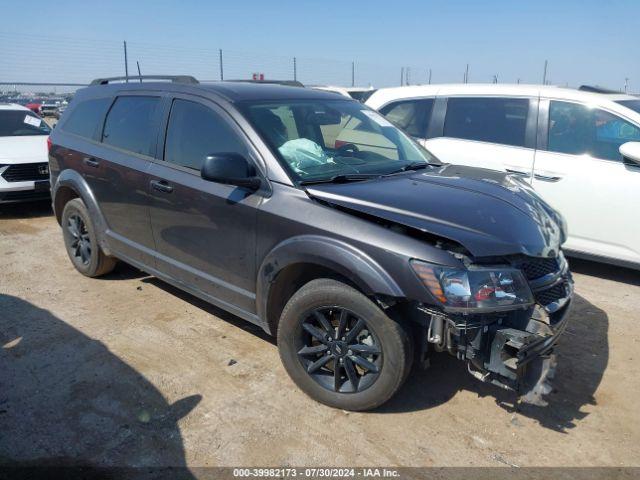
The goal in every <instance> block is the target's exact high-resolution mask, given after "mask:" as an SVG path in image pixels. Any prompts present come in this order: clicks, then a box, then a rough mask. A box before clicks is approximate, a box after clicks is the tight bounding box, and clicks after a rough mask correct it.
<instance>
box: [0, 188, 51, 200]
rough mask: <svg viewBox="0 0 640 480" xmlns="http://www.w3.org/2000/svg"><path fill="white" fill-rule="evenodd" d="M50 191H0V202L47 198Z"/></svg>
mask: <svg viewBox="0 0 640 480" xmlns="http://www.w3.org/2000/svg"><path fill="white" fill-rule="evenodd" d="M49 196H50V193H49V192H48V191H45V192H36V191H35V190H20V191H18V192H4V193H0V202H24V201H27V200H44V199H46V198H49Z"/></svg>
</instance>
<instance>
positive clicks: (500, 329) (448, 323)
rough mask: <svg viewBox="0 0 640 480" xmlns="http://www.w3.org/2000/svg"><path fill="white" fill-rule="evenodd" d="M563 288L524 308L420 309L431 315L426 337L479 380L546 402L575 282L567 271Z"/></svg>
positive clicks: (528, 399) (525, 398) (530, 400)
mask: <svg viewBox="0 0 640 480" xmlns="http://www.w3.org/2000/svg"><path fill="white" fill-rule="evenodd" d="M556 284H557V285H559V284H560V283H558V282H557V283H556ZM562 288H563V289H564V293H563V295H562V297H561V298H559V299H557V300H556V301H554V302H552V303H548V304H546V305H541V304H536V305H534V306H532V307H530V308H528V309H526V310H519V311H513V312H501V313H496V314H485V315H457V316H456V315H450V314H449V315H447V314H443V313H437V312H434V311H428V312H427V311H425V310H423V312H424V313H429V315H430V321H429V323H428V325H429V328H428V332H427V339H426V340H427V342H428V344H430V345H432V347H433V348H434V349H435V350H436V351H448V352H449V353H451V354H452V355H455V356H456V357H457V358H458V359H460V360H463V361H465V362H466V363H467V366H468V370H469V372H470V373H471V374H472V375H473V376H474V377H476V378H477V379H479V380H481V381H483V382H488V383H492V384H494V385H497V386H500V387H502V388H506V389H509V390H514V391H516V392H518V394H519V395H520V399H521V401H523V402H526V403H531V404H535V405H541V406H544V405H546V402H545V400H544V398H543V396H544V395H545V394H547V393H549V392H550V391H551V386H550V383H549V380H550V379H551V378H552V377H553V375H554V372H555V367H556V356H555V354H554V353H553V348H554V345H555V344H556V343H557V341H558V339H559V338H560V336H561V335H562V334H563V332H564V331H565V329H566V327H567V321H568V312H569V310H570V307H571V299H572V295H573V281H572V279H571V276H570V274H568V273H567V274H566V275H565V276H564V277H563V278H562ZM547 289H548V287H547Z"/></svg>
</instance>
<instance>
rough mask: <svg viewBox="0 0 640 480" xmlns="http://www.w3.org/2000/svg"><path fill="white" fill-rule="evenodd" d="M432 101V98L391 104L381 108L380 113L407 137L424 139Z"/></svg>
mask: <svg viewBox="0 0 640 480" xmlns="http://www.w3.org/2000/svg"><path fill="white" fill-rule="evenodd" d="M433 101H434V100H433V98H425V99H422V100H401V101H399V102H392V103H390V104H388V105H385V106H384V107H383V108H381V109H380V113H382V114H383V115H384V116H385V117H387V120H389V121H390V122H391V123H393V124H394V125H395V126H396V127H398V128H401V129H403V130H404V131H406V132H407V133H408V134H409V135H411V136H413V137H418V138H425V136H426V134H427V127H428V126H429V119H430V118H431V111H432V110H433Z"/></svg>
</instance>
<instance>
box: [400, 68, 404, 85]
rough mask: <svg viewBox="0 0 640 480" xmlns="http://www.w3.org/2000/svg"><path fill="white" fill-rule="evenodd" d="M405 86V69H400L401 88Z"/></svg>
mask: <svg viewBox="0 0 640 480" xmlns="http://www.w3.org/2000/svg"><path fill="white" fill-rule="evenodd" d="M403 85H404V67H400V86H403Z"/></svg>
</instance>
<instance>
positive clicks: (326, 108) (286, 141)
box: [241, 100, 439, 183]
mask: <svg viewBox="0 0 640 480" xmlns="http://www.w3.org/2000/svg"><path fill="white" fill-rule="evenodd" d="M241 108H242V109H243V110H244V113H245V115H246V116H247V117H248V118H249V121H250V122H251V123H252V124H253V125H254V127H255V128H256V129H257V130H258V132H259V133H260V134H261V135H262V137H263V138H264V139H265V141H266V142H267V143H268V144H269V146H270V147H271V148H272V150H273V151H274V153H275V154H276V156H278V157H279V159H280V160H281V161H282V162H283V164H284V165H285V166H286V168H287V169H288V170H289V172H290V173H291V174H292V176H293V177H294V179H296V180H298V181H303V182H305V183H308V182H312V181H323V180H328V179H331V178H334V177H337V176H344V175H358V174H360V175H362V174H365V175H385V174H389V173H393V172H397V171H400V170H402V169H404V168H406V167H408V166H410V165H411V166H412V167H413V168H415V165H416V164H418V165H421V164H424V165H425V166H426V165H427V164H428V163H439V162H438V160H437V159H436V158H435V157H434V156H433V155H431V154H430V153H429V152H428V151H427V150H425V149H424V148H422V147H421V146H419V145H418V144H417V143H415V142H414V141H413V140H412V139H410V138H409V137H408V136H407V135H405V134H404V133H403V132H402V131H400V130H398V129H397V128H396V127H394V126H393V125H392V124H391V123H389V122H388V121H387V120H386V119H385V118H384V117H383V116H381V115H380V114H378V113H377V112H374V111H373V110H370V109H368V108H367V107H365V106H364V105H361V104H359V103H357V102H354V101H351V100H311V101H286V102H280V101H279V102H259V103H254V102H252V103H244V104H243V105H241Z"/></svg>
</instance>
